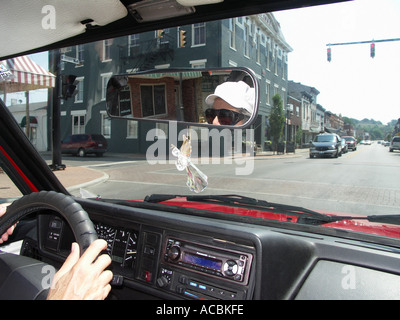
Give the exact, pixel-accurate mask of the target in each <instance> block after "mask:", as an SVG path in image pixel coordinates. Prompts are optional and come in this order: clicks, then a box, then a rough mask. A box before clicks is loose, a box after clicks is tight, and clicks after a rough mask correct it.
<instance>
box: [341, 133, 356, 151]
mask: <svg viewBox="0 0 400 320" xmlns="http://www.w3.org/2000/svg"><path fill="white" fill-rule="evenodd" d="M342 139H344V140H346V144H347V150H350V149H351V150H353V151H356V150H357V141H356V139H355V138H354V137H351V136H342Z"/></svg>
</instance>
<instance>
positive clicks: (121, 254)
mask: <svg viewBox="0 0 400 320" xmlns="http://www.w3.org/2000/svg"><path fill="white" fill-rule="evenodd" d="M94 227H95V230H96V232H97V235H98V237H99V238H100V239H104V240H105V241H107V250H106V251H107V254H108V255H109V256H110V257H111V260H112V261H113V265H117V266H120V267H122V268H124V269H125V268H127V269H133V268H134V266H135V262H136V257H137V246H138V237H139V232H138V231H136V230H126V229H123V228H115V227H111V226H108V225H106V224H103V223H100V222H94Z"/></svg>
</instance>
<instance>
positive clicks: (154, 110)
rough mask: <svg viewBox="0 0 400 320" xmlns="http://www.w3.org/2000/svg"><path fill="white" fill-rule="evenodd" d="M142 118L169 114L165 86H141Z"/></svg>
mask: <svg viewBox="0 0 400 320" xmlns="http://www.w3.org/2000/svg"><path fill="white" fill-rule="evenodd" d="M140 97H141V102H142V116H143V117H151V116H157V115H163V114H166V113H167V106H166V99H165V85H163V84H161V85H141V86H140Z"/></svg>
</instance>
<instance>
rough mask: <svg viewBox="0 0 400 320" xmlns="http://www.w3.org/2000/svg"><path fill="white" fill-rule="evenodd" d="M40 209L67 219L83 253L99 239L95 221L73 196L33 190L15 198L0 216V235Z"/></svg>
mask: <svg viewBox="0 0 400 320" xmlns="http://www.w3.org/2000/svg"><path fill="white" fill-rule="evenodd" d="M40 210H52V211H55V212H57V213H59V214H60V215H61V216H62V217H63V218H65V220H67V222H68V224H69V226H70V227H71V229H72V232H73V234H74V236H75V240H76V242H77V243H78V244H79V247H80V253H81V255H82V253H83V252H84V251H85V250H86V249H87V248H88V247H89V246H90V244H91V243H92V242H93V241H95V240H96V239H97V233H96V230H95V229H94V226H93V223H92V221H91V220H90V218H89V216H88V214H87V212H86V211H85V210H84V209H83V208H82V206H81V205H80V204H79V203H77V202H76V201H75V200H74V199H73V198H72V197H70V196H67V195H65V194H62V193H57V192H54V191H40V192H33V193H31V194H29V195H25V196H23V197H22V198H20V199H18V200H15V201H14V202H13V203H12V204H11V205H9V206H8V207H7V211H6V213H5V214H4V215H3V216H2V217H1V218H0V235H2V234H4V233H5V232H6V231H7V229H8V228H9V227H11V226H12V225H13V224H15V223H16V222H17V221H19V220H21V219H22V218H24V217H26V216H28V215H29V214H31V213H33V212H37V211H40Z"/></svg>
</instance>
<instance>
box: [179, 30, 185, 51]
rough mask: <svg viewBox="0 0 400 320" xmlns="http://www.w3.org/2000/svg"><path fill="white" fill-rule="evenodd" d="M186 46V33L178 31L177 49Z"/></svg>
mask: <svg viewBox="0 0 400 320" xmlns="http://www.w3.org/2000/svg"><path fill="white" fill-rule="evenodd" d="M185 45H186V31H185V30H179V47H181V48H183V47H184V46H185Z"/></svg>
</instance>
